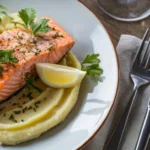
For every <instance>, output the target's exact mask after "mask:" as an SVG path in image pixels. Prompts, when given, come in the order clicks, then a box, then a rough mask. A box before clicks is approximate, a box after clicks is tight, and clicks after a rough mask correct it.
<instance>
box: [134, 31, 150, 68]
mask: <svg viewBox="0 0 150 150" xmlns="http://www.w3.org/2000/svg"><path fill="white" fill-rule="evenodd" d="M148 32H149V29H147V30H146V32H145V34H144V36H143V39H142V43H141V45H140V47H139V49H138V51H137V53H136V56H135V58H134V61H133V65H134V64H135V63H136V62H137V61H138V60H139V57H140V55H141V52H142V50H143V46H144V43H145V40H146V38H147V35H148ZM142 59H143V58H142Z"/></svg>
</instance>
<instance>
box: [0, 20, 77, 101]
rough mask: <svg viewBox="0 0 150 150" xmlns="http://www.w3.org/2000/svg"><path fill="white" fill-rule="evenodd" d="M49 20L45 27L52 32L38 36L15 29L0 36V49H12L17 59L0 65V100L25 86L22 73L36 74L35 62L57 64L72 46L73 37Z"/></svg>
mask: <svg viewBox="0 0 150 150" xmlns="http://www.w3.org/2000/svg"><path fill="white" fill-rule="evenodd" d="M46 18H49V17H46ZM49 19H50V21H49V26H51V27H52V28H54V30H50V31H48V32H47V33H43V34H41V35H39V36H34V35H32V34H31V33H30V32H27V31H25V30H23V29H19V28H18V29H17V28H15V29H13V30H8V31H4V32H3V33H2V34H0V50H12V51H13V56H14V57H16V58H17V59H18V62H17V63H15V64H11V63H7V64H0V65H1V66H2V67H3V68H4V70H3V72H2V75H1V77H0V101H3V100H5V99H7V98H8V97H9V96H11V95H12V94H13V93H15V92H16V91H18V90H19V89H20V88H22V87H23V86H24V85H25V81H24V77H25V76H24V75H25V73H26V72H30V74H31V76H35V75H37V74H36V70H35V64H36V63H39V62H41V63H42V62H49V63H57V62H59V61H60V60H61V58H62V57H63V56H64V55H65V54H66V53H67V52H68V51H69V50H70V49H71V48H72V46H73V45H74V40H73V38H72V37H71V36H69V35H68V34H67V33H66V32H65V31H64V30H63V29H62V28H61V27H60V26H59V25H57V24H56V23H55V22H54V21H53V20H52V19H51V18H49Z"/></svg>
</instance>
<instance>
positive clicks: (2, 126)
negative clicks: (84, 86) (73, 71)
mask: <svg viewBox="0 0 150 150" xmlns="http://www.w3.org/2000/svg"><path fill="white" fill-rule="evenodd" d="M60 63H61V64H62V65H67V66H70V67H74V68H78V69H81V65H80V63H79V61H78V60H77V58H76V57H75V56H74V55H73V54H72V53H71V52H69V53H68V54H67V55H66V56H65V57H64V58H63V60H62V61H61V62H60ZM36 84H37V86H40V87H41V88H42V89H43V92H42V93H41V94H38V93H36V92H34V91H31V93H28V90H27V89H23V90H22V91H21V92H19V93H18V94H17V95H16V96H13V97H12V98H11V100H9V101H6V102H4V103H3V104H1V105H0V142H1V143H2V144H6V145H16V144H19V143H22V142H25V141H29V140H32V139H35V138H37V137H39V136H40V135H41V134H42V133H44V132H46V131H47V130H49V129H51V128H52V127H54V126H56V125H58V124H59V123H61V122H62V121H63V120H64V119H65V118H66V117H67V115H68V114H69V113H70V111H71V110H72V108H73V107H74V105H75V103H76V101H77V98H78V94H79V88H80V84H78V85H76V86H74V87H72V88H69V89H54V88H51V87H48V86H46V85H44V84H43V83H42V82H41V81H40V80H39V79H38V80H37V81H36Z"/></svg>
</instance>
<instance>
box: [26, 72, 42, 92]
mask: <svg viewBox="0 0 150 150" xmlns="http://www.w3.org/2000/svg"><path fill="white" fill-rule="evenodd" d="M29 76H30V73H29V72H26V73H25V78H24V80H25V82H26V87H27V89H28V90H29V92H30V91H31V88H33V89H34V90H35V91H37V92H38V93H41V92H42V89H41V88H39V87H37V86H35V85H34V83H35V77H29Z"/></svg>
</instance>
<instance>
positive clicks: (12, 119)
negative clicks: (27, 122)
mask: <svg viewBox="0 0 150 150" xmlns="http://www.w3.org/2000/svg"><path fill="white" fill-rule="evenodd" d="M9 120H11V121H12V122H15V123H17V120H16V119H15V117H14V115H10V117H9Z"/></svg>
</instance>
